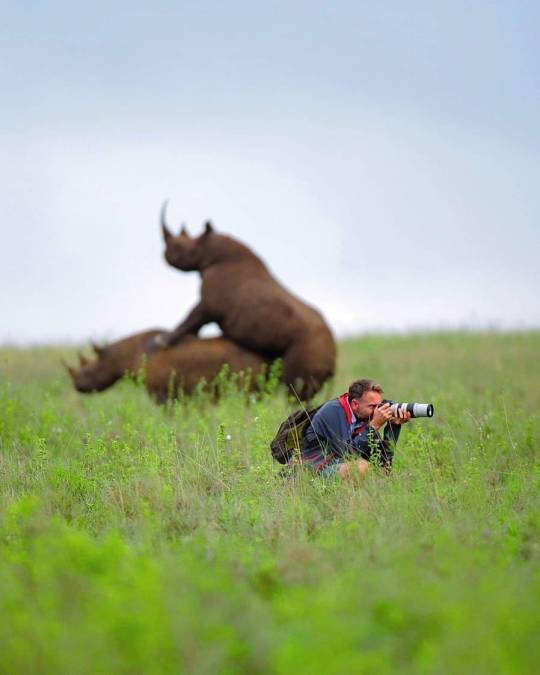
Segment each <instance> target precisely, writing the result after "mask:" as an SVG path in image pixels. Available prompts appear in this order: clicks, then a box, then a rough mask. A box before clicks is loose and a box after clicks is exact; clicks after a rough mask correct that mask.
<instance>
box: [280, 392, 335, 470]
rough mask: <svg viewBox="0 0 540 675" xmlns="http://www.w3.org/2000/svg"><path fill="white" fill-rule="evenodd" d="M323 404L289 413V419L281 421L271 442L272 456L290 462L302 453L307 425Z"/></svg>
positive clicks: (281, 461)
mask: <svg viewBox="0 0 540 675" xmlns="http://www.w3.org/2000/svg"><path fill="white" fill-rule="evenodd" d="M321 407H322V406H320V405H319V406H317V407H316V408H311V409H310V410H306V409H305V408H301V409H300V410H296V411H295V412H293V413H292V415H289V417H287V419H286V420H285V421H284V422H282V423H281V425H280V427H279V429H278V431H277V434H276V435H275V436H274V438H273V440H272V442H271V443H270V449H271V450H272V457H273V458H274V459H276V460H277V461H278V462H280V463H281V464H288V463H289V462H290V461H291V459H292V458H293V457H294V455H295V454H300V452H301V450H302V445H303V440H304V433H305V431H306V427H307V426H308V424H309V423H310V422H311V420H312V419H313V415H315V413H316V412H317V410H319V408H321Z"/></svg>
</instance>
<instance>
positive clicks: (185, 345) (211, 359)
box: [66, 328, 269, 403]
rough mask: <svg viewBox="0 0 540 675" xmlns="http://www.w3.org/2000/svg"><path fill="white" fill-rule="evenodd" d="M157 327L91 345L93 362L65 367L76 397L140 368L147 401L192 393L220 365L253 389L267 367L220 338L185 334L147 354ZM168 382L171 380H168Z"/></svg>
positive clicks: (81, 361)
mask: <svg viewBox="0 0 540 675" xmlns="http://www.w3.org/2000/svg"><path fill="white" fill-rule="evenodd" d="M164 334H166V331H164V330H162V329H157V328H156V329H152V330H147V331H143V332H141V333H136V334H135V335H130V336H128V337H126V338H123V339H121V340H118V341H116V342H113V343H111V344H109V345H107V346H103V347H99V346H97V345H95V344H93V345H92V347H93V349H94V352H95V353H96V357H97V358H95V359H87V358H85V357H84V356H79V367H78V368H73V367H71V366H68V365H67V364H66V367H67V369H68V371H69V374H70V376H71V379H72V381H73V385H74V387H75V389H77V391H79V392H81V393H90V392H96V391H104V390H105V389H108V388H109V387H111V386H112V385H113V384H114V383H115V382H117V381H118V380H119V379H120V378H121V377H123V376H124V375H125V374H126V373H127V374H128V375H130V376H132V377H135V376H136V375H137V374H138V372H139V371H140V369H141V368H144V372H145V378H144V379H145V386H146V389H147V391H148V393H149V394H150V396H151V397H152V398H154V399H155V400H156V401H157V402H158V403H164V402H165V401H166V400H167V399H168V398H169V397H170V396H171V395H172V396H177V395H178V394H179V391H180V390H181V391H182V392H183V393H184V394H191V393H193V391H194V389H195V388H196V387H197V385H198V384H199V383H200V382H201V380H202V379H203V378H204V379H205V380H206V382H211V381H212V380H214V378H215V377H216V376H217V375H219V373H220V371H221V369H222V368H223V366H224V365H225V364H227V365H228V367H229V371H230V372H231V373H238V372H240V371H245V372H246V377H248V378H249V383H248V384H249V387H250V389H252V390H254V389H256V388H257V386H258V382H259V381H260V379H259V376H262V375H263V374H264V372H265V371H266V368H267V366H268V365H269V362H268V360H266V359H264V358H263V357H262V356H260V355H258V354H255V353H253V352H250V351H249V350H247V349H244V348H242V347H240V346H239V345H237V344H235V343H234V342H231V341H230V340H226V339H225V338H223V337H216V338H205V339H202V338H198V337H195V336H190V337H189V338H188V339H186V340H183V341H182V342H181V343H180V344H178V345H177V346H176V347H173V348H171V349H167V350H164V351H158V352H155V353H154V354H151V355H149V356H148V351H149V346H150V345H152V344H153V341H154V340H155V338H156V337H157V336H158V335H164ZM171 378H172V379H171Z"/></svg>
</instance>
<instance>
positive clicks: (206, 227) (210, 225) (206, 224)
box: [204, 220, 214, 234]
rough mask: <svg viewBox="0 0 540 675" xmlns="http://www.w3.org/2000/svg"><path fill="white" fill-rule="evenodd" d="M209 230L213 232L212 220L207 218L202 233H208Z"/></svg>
mask: <svg viewBox="0 0 540 675" xmlns="http://www.w3.org/2000/svg"><path fill="white" fill-rule="evenodd" d="M210 232H214V226H213V225H212V222H211V221H210V220H207V221H206V223H205V224H204V233H205V234H210Z"/></svg>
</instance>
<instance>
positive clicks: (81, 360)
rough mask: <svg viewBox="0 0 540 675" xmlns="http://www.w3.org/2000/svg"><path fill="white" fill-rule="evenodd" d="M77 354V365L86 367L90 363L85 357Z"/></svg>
mask: <svg viewBox="0 0 540 675" xmlns="http://www.w3.org/2000/svg"><path fill="white" fill-rule="evenodd" d="M77 354H78V357H79V365H81V366H86V365H87V364H89V363H90V361H89V360H88V359H87V358H86V357H85V356H83V355H82V354H81V353H80V352H77Z"/></svg>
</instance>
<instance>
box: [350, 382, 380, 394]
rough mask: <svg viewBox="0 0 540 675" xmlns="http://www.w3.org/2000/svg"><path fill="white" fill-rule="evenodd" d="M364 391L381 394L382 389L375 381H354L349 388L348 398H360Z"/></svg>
mask: <svg viewBox="0 0 540 675" xmlns="http://www.w3.org/2000/svg"><path fill="white" fill-rule="evenodd" d="M366 391H376V392H378V393H379V394H382V393H383V388H382V387H381V385H380V384H378V383H377V382H375V380H369V379H363V380H355V381H354V382H353V383H352V384H351V386H350V387H349V398H362V396H363V395H364V394H365V393H366Z"/></svg>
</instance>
